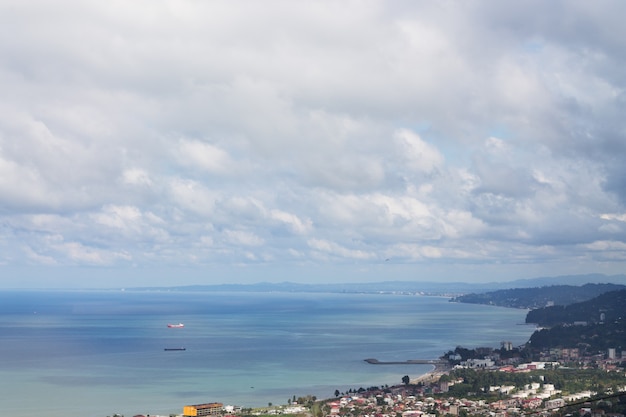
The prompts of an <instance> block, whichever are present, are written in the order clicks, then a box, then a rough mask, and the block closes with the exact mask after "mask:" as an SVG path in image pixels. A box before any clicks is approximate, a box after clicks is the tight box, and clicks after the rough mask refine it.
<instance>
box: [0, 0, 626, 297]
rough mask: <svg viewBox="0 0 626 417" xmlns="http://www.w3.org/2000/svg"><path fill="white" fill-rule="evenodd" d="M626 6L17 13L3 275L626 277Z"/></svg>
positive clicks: (7, 115) (167, 5)
mask: <svg viewBox="0 0 626 417" xmlns="http://www.w3.org/2000/svg"><path fill="white" fill-rule="evenodd" d="M66 10H72V13H71V15H69V14H67V13H66V12H65V11H66ZM625 12H626V6H625V5H624V4H623V3H622V2H619V1H612V0H608V1H606V2H604V3H603V4H602V6H601V7H597V6H589V4H588V2H584V1H573V2H570V3H568V7H566V8H561V7H555V6H554V5H551V4H543V3H541V2H530V3H524V2H521V3H515V4H510V3H507V4H499V3H498V4H494V3H492V2H485V1H477V2H471V3H467V2H452V3H450V2H446V3H428V2H418V3H415V2H407V3H387V2H379V1H370V0H367V1H364V2H358V3H354V2H332V1H321V2H309V3H306V4H301V3H298V4H295V3H291V2H283V1H279V2H275V1H272V0H269V1H266V2H263V3H262V4H261V3H257V2H251V1H246V2H244V3H233V2H227V1H220V0H218V1H215V2H195V1H190V0H181V1H178V2H152V1H146V0H139V1H137V2H132V3H123V2H104V3H91V2H80V1H75V0H59V2H55V4H54V5H52V4H50V3H47V2H41V1H39V0H33V1H29V2H20V3H15V4H13V5H12V6H11V8H9V9H7V10H4V13H0V25H2V27H3V28H5V29H6V30H7V31H8V33H11V37H10V39H9V38H7V39H5V40H0V89H1V91H2V96H1V97H0V225H1V227H0V264H1V265H8V266H13V265H27V266H28V265H33V264H41V265H57V266H58V265H121V267H124V266H125V265H127V264H130V263H131V262H132V264H133V265H136V266H140V267H141V266H154V267H161V266H163V267H165V266H176V267H178V266H189V267H197V266H198V265H203V266H206V265H219V266H220V267H223V268H224V269H228V268H231V267H237V268H240V267H241V268H242V269H244V270H245V269H246V268H245V266H246V265H249V264H253V265H258V264H259V263H268V264H281V265H283V263H284V264H285V265H287V264H288V265H289V266H292V267H294V270H296V269H297V268H298V267H303V266H302V265H307V266H311V265H321V266H329V267H332V265H334V264H342V265H344V264H346V263H347V264H350V265H354V274H353V276H350V277H346V279H352V278H354V279H357V278H356V277H358V276H359V274H358V272H357V271H360V270H362V269H367V268H368V267H369V266H370V264H372V263H376V262H380V260H381V257H385V256H387V257H393V258H394V259H398V260H400V261H401V262H406V263H407V264H408V265H409V266H422V265H434V263H436V264H437V267H438V268H440V269H439V270H440V271H441V275H442V276H446V273H445V270H446V268H448V267H449V268H453V265H454V266H455V267H456V268H457V269H456V270H462V267H461V266H459V265H464V264H467V265H470V264H471V265H473V266H474V267H475V268H486V270H487V269H489V270H491V271H493V270H495V266H494V265H496V264H497V265H502V267H501V268H505V267H506V266H510V267H511V268H518V269H516V274H518V275H522V276H525V274H526V273H527V271H533V273H539V274H543V275H548V274H555V273H556V274H558V273H559V271H564V272H571V269H572V267H571V265H573V264H576V265H580V268H579V270H592V269H594V268H595V267H596V266H597V265H598V263H601V264H602V268H603V272H607V273H611V272H613V273H617V272H621V271H623V269H624V263H623V262H624V258H626V256H625V255H624V254H625V253H626V250H625V249H624V247H623V245H624V242H626V235H625V234H624V233H625V232H626V228H625V227H624V222H625V220H624V215H623V213H624V212H626V208H625V207H624V204H625V203H626V192H625V191H624V190H626V187H625V186H624V185H625V184H626V181H625V180H624V178H626V170H625V168H624V164H623V161H624V159H625V158H624V156H625V155H626V144H625V143H624V140H623V132H624V131H625V129H626V125H625V122H624V120H623V119H624V118H623V113H624V112H623V109H624V103H625V102H626V94H625V93H624V91H625V89H626V77H625V76H624V74H623V71H620V70H619V69H620V68H623V67H624V64H625V63H626V62H624V61H625V58H624V56H625V55H624V54H623V53H622V51H623V49H624V47H625V46H626V44H625V43H624V39H626V27H625V26H624V25H623V24H622V23H621V21H620V19H619V16H622V15H623V14H624V13H625ZM536 16H542V18H541V19H536ZM559 22H569V24H567V25H563V24H560V23H559ZM620 35H624V36H620ZM603 252H604V253H603ZM431 262H432V263H433V264H431ZM596 262H598V263H596ZM292 263H293V264H292ZM522 264H523V265H525V266H526V267H527V269H522V267H521V266H519V265H522ZM555 265H559V269H558V270H557V269H556V267H555ZM492 267H493V268H492ZM490 268H492V269H490ZM251 269H252V268H251ZM449 270H452V269H449ZM502 270H503V269H502ZM542 271H543V272H542ZM249 274H250V275H249V276H247V278H246V279H248V280H261V279H263V278H267V279H270V278H271V277H257V276H255V275H254V272H251V273H249ZM227 275H228V274H224V276H227ZM294 275H297V274H294ZM477 275H481V274H478V273H477ZM334 278H335V277H332V278H327V277H320V278H319V279H320V280H322V279H334ZM387 278H390V279H393V278H394V277H387ZM497 278H498V277H497V276H494V279H497ZM207 279H213V278H207ZM214 279H218V278H214ZM219 279H228V278H219ZM294 279H295V278H294ZM1 285H2V283H1V282H0V286H1Z"/></svg>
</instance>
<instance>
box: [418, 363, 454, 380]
mask: <svg viewBox="0 0 626 417" xmlns="http://www.w3.org/2000/svg"><path fill="white" fill-rule="evenodd" d="M450 369H451V368H450V366H448V365H447V364H437V365H434V366H433V370H432V371H430V372H427V373H425V374H424V375H420V376H418V377H417V378H413V379H411V384H419V383H420V382H421V383H424V384H430V383H432V382H437V381H439V378H441V376H442V375H445V374H447V373H448V372H450Z"/></svg>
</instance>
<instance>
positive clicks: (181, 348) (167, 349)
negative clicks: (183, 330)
mask: <svg viewBox="0 0 626 417" xmlns="http://www.w3.org/2000/svg"><path fill="white" fill-rule="evenodd" d="M163 350H165V351H169V350H187V348H184V347H179V348H165V349H163Z"/></svg>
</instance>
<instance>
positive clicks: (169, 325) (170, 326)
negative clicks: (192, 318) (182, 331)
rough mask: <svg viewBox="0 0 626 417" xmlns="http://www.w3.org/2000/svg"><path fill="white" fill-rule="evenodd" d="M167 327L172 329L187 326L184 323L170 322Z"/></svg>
mask: <svg viewBox="0 0 626 417" xmlns="http://www.w3.org/2000/svg"><path fill="white" fill-rule="evenodd" d="M167 327H169V328H170V329H172V328H174V329H176V328H180V327H185V325H184V324H182V323H178V324H171V323H170V324H168V325H167Z"/></svg>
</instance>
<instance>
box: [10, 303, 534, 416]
mask: <svg viewBox="0 0 626 417" xmlns="http://www.w3.org/2000/svg"><path fill="white" fill-rule="evenodd" d="M525 314H526V311H524V310H514V309H504V308H499V307H490V306H479V305H471V304H458V303H450V302H448V300H447V299H445V298H438V297H421V296H408V295H385V294H374V295H361V294H309V293H212V292H207V293H180V292H129V291H126V292H122V291H119V292H91V291H84V292H58V291H55V292H35V291H28V292H18V291H6V292H0V411H2V414H3V415H10V414H12V415H16V416H20V417H30V416H40V415H46V416H48V417H60V416H66V417H67V416H70V417H71V416H80V417H91V416H93V417H104V416H107V415H112V414H113V413H116V412H117V413H121V414H124V415H126V416H132V415H134V414H138V413H145V414H152V415H154V414H161V415H169V414H170V413H180V412H181V411H182V407H183V405H185V404H197V403H203V402H213V401H218V402H223V403H224V404H234V405H242V406H263V405H267V404H268V403H269V402H272V403H274V404H285V403H287V400H288V399H289V398H292V396H293V395H296V396H304V395H307V394H311V395H316V396H317V397H319V398H327V397H331V396H332V395H333V393H334V391H335V389H339V390H340V391H345V390H348V389H349V388H359V387H363V388H367V387H369V386H380V385H385V384H389V385H391V384H398V383H400V382H401V379H402V376H404V375H409V376H411V377H416V376H419V375H421V374H423V373H425V372H427V371H429V370H430V369H431V367H430V366H426V365H402V366H401V365H370V364H367V363H366V362H364V361H363V359H366V358H377V359H379V360H381V361H393V360H407V359H433V358H437V357H439V356H441V355H442V354H443V353H444V352H446V351H448V350H451V349H454V347H455V346H458V345H461V346H463V347H468V348H472V347H476V346H492V347H499V346H500V342H501V341H503V340H510V341H512V342H513V343H514V344H522V343H524V342H526V341H527V340H528V338H529V336H530V334H531V333H532V331H533V330H534V328H533V327H530V326H526V325H520V324H521V323H523V322H524V317H525ZM178 322H182V323H184V324H185V327H184V328H182V329H168V328H167V327H166V324H167V323H178ZM171 347H185V348H186V350H185V351H173V352H169V351H164V350H163V349H164V348H171Z"/></svg>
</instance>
